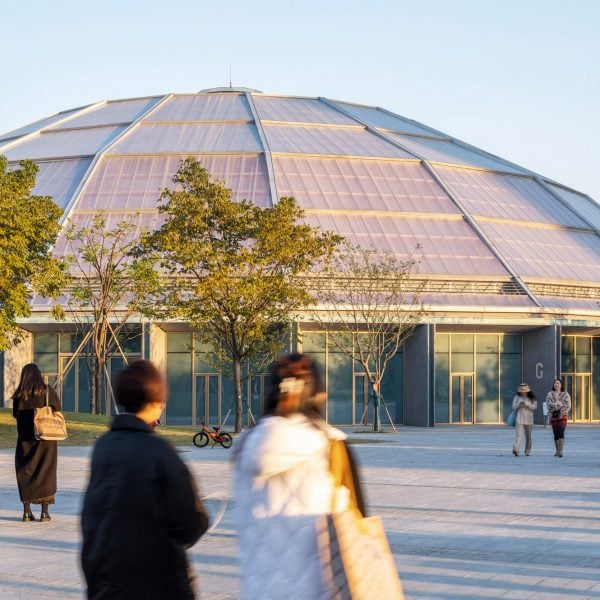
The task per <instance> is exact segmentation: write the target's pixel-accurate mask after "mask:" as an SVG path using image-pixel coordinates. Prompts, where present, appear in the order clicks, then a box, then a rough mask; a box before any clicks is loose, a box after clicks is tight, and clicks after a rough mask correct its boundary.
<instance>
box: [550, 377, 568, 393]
mask: <svg viewBox="0 0 600 600" xmlns="http://www.w3.org/2000/svg"><path fill="white" fill-rule="evenodd" d="M557 381H559V382H560V389H561V391H564V389H565V384H564V382H563V380H562V379H561V378H560V377H555V378H554V380H553V381H552V389H551V390H550V391H551V392H553V391H554V384H555V383H556V382H557Z"/></svg>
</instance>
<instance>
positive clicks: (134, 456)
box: [81, 360, 208, 600]
mask: <svg viewBox="0 0 600 600" xmlns="http://www.w3.org/2000/svg"><path fill="white" fill-rule="evenodd" d="M115 397H116V401H117V403H118V404H119V405H121V406H122V407H124V409H125V410H126V411H127V412H124V413H122V414H120V415H117V416H116V417H115V418H114V420H113V422H112V424H111V426H110V431H109V432H108V433H105V434H104V435H103V436H102V437H101V438H100V439H99V440H98V441H97V443H96V446H95V448H94V453H93V456H92V465H91V474H90V482H89V486H88V489H87V491H86V494H85V499H84V503H83V513H82V517H81V522H82V529H83V547H82V553H81V562H82V566H83V572H84V575H85V578H86V581H87V586H88V590H87V593H88V598H90V599H94V600H119V599H121V598H122V599H127V600H135V599H136V598H140V599H144V600H152V599H157V600H158V599H160V600H164V599H165V598H169V599H173V600H177V599H192V598H194V585H193V576H192V573H191V569H190V567H189V565H188V561H187V557H186V551H185V549H186V548H189V547H190V546H192V545H193V544H195V543H196V542H197V541H198V539H199V538H200V536H202V534H203V533H204V532H205V531H206V530H207V528H208V517H207V515H206V512H205V511H204V508H203V506H202V503H201V501H200V498H199V496H198V493H197V490H196V487H195V484H194V480H193V477H192V475H191V474H190V472H189V471H188V469H187V468H186V466H185V465H184V463H183V462H182V461H181V459H180V458H179V456H178V455H177V452H176V451H175V449H174V448H173V447H172V446H171V445H170V444H169V443H168V442H167V441H166V440H165V439H163V438H161V437H160V436H159V435H158V434H156V433H154V430H153V428H152V427H151V424H152V423H153V422H154V421H156V420H157V419H158V418H159V417H160V415H161V413H162V411H163V410H164V407H165V401H166V390H165V381H164V378H163V377H162V375H161V374H160V373H159V371H158V370H157V369H156V367H155V366H154V365H153V364H152V363H151V362H149V361H145V360H138V361H135V362H132V363H131V364H130V365H129V366H128V367H127V368H126V369H124V370H123V371H122V372H121V373H120V374H119V376H118V379H117V382H116V386H115Z"/></svg>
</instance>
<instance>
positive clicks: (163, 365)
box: [146, 323, 167, 375]
mask: <svg viewBox="0 0 600 600" xmlns="http://www.w3.org/2000/svg"><path fill="white" fill-rule="evenodd" d="M149 339H150V344H149V346H150V348H146V353H147V356H148V358H149V359H150V360H151V361H152V362H153V363H154V364H155V365H156V367H157V368H158V369H159V371H160V372H161V373H164V374H165V375H166V373H167V334H166V332H165V331H164V330H163V329H161V328H160V327H159V326H158V325H155V324H154V323H151V324H150V335H149Z"/></svg>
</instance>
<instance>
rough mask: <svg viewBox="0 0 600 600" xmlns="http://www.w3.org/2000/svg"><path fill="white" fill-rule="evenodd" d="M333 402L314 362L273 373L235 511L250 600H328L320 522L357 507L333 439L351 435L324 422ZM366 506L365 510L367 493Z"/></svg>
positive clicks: (243, 446) (284, 362) (282, 365)
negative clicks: (341, 475) (344, 483)
mask: <svg viewBox="0 0 600 600" xmlns="http://www.w3.org/2000/svg"><path fill="white" fill-rule="evenodd" d="M324 399H325V394H324V388H323V385H322V382H321V377H320V374H319V372H318V369H317V366H316V364H315V363H314V361H313V360H312V359H311V358H310V357H309V356H306V355H302V354H291V355H288V356H284V357H283V358H281V359H280V360H278V361H277V362H276V363H275V365H274V368H273V369H272V374H271V391H270V394H269V396H268V399H267V406H266V409H265V415H264V416H263V418H261V419H260V421H259V422H258V424H257V425H256V427H254V428H253V429H251V430H249V431H248V432H246V433H245V434H244V435H243V436H242V437H241V438H240V439H239V440H238V444H237V447H236V450H235V456H234V460H235V477H234V481H235V508H236V517H237V523H238V531H239V536H240V537H239V545H240V562H241V598H242V599H243V600H257V599H260V600H280V599H281V598H286V599H287V600H313V599H314V600H316V599H319V600H324V599H325V598H329V597H331V596H330V594H329V592H328V590H327V589H326V584H325V582H324V580H323V575H322V571H321V564H320V559H319V549H318V543H317V522H318V519H319V517H322V516H323V515H325V514H327V513H329V512H331V510H332V503H333V502H334V499H335V500H336V501H337V503H338V506H337V507H336V508H337V509H339V510H345V509H347V508H348V505H349V494H346V495H344V494H335V489H334V482H333V479H332V476H331V470H330V463H329V456H330V453H329V449H330V446H331V442H332V440H343V439H345V438H346V435H345V434H344V433H343V432H341V431H340V430H339V429H336V428H334V427H331V426H330V425H328V424H327V423H326V422H325V421H324V420H323V417H322V416H321V410H322V405H323V401H324ZM356 488H357V492H358V494H357V495H358V496H359V498H358V503H359V505H360V506H361V507H362V509H363V511H364V506H363V502H362V498H361V497H360V487H359V486H358V485H356Z"/></svg>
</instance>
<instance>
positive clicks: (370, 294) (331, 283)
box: [311, 244, 425, 431]
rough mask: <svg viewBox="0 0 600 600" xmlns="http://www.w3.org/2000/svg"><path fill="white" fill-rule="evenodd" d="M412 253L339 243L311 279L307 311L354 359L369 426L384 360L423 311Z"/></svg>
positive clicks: (377, 409) (394, 351)
mask: <svg viewBox="0 0 600 600" xmlns="http://www.w3.org/2000/svg"><path fill="white" fill-rule="evenodd" d="M417 270H418V263H417V261H416V260H415V259H414V258H408V259H406V260H400V259H398V258H397V257H395V256H394V255H392V254H390V253H389V252H378V251H376V250H374V249H371V248H360V247H356V246H351V245H349V244H345V245H344V247H343V248H342V250H341V251H340V252H339V253H338V254H337V255H336V256H335V258H334V260H333V261H332V263H331V264H330V265H329V266H328V267H327V268H326V269H324V270H323V271H322V273H321V274H320V276H319V277H318V278H316V279H315V288H314V294H315V298H316V300H317V303H316V308H315V309H314V310H312V312H311V314H312V317H313V319H314V321H315V322H316V323H317V324H318V325H319V326H320V328H321V329H322V330H323V331H325V332H327V334H328V338H329V340H330V343H331V344H333V346H334V347H335V348H336V349H337V350H338V351H339V352H340V353H342V354H344V355H346V356H348V357H350V358H351V359H352V360H354V361H355V362H357V363H359V364H360V365H361V367H362V369H363V370H364V373H365V376H366V377H367V379H368V381H369V385H370V387H371V390H372V393H373V398H374V417H373V429H374V430H375V431H380V430H381V418H380V404H381V382H382V380H383V377H384V375H385V372H386V368H387V366H388V364H389V362H390V360H391V359H392V358H393V357H394V356H395V355H396V354H397V352H398V350H399V349H400V347H401V346H402V344H403V343H404V341H405V340H407V339H408V338H409V337H410V336H411V335H412V333H413V331H414V329H415V327H416V326H417V324H418V323H419V322H420V321H421V320H422V319H423V317H424V316H425V309H424V306H423V302H422V300H421V290H422V289H423V286H424V282H423V281H419V280H417V279H416V278H415V275H416V273H417Z"/></svg>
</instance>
